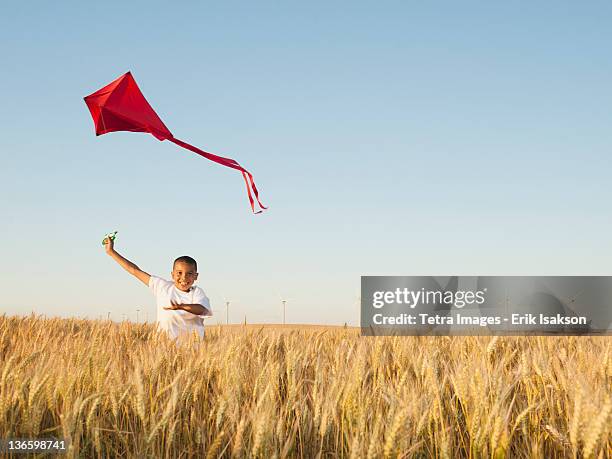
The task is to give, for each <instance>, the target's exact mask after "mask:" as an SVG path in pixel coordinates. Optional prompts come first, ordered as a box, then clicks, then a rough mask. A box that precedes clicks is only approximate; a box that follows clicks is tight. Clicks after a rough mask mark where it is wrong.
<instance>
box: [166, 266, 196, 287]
mask: <svg viewBox="0 0 612 459" xmlns="http://www.w3.org/2000/svg"><path fill="white" fill-rule="evenodd" d="M197 278H198V273H197V272H196V268H195V266H193V265H192V264H191V263H185V262H184V261H177V262H176V263H175V264H174V268H173V269H172V280H173V281H174V286H175V287H176V288H178V289H179V290H181V291H183V292H188V291H189V289H190V288H191V286H192V285H193V283H194V282H195V281H196V279H197Z"/></svg>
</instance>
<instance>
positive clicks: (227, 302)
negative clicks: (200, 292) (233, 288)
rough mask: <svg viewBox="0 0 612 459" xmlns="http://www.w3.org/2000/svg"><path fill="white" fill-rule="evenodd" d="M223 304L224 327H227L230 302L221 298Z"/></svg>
mask: <svg viewBox="0 0 612 459" xmlns="http://www.w3.org/2000/svg"><path fill="white" fill-rule="evenodd" d="M223 302H224V303H225V325H229V307H230V304H231V303H232V302H231V301H230V300H229V299H228V298H225V297H223Z"/></svg>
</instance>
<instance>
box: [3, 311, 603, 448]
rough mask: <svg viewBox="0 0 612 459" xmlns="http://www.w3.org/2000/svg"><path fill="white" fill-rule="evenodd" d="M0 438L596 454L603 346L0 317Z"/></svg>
mask: <svg viewBox="0 0 612 459" xmlns="http://www.w3.org/2000/svg"><path fill="white" fill-rule="evenodd" d="M0 352H1V358H0V361H1V364H0V365H1V367H0V374H1V380H0V430H1V438H5V439H6V438H17V437H19V438H27V437H29V438H44V437H49V436H58V437H64V438H68V439H70V447H69V450H68V457H139V458H142V457H155V458H159V457H265V458H270V457H278V458H281V457H303V458H315V457H321V458H324V457H326V458H327V457H347V458H348V457H350V458H376V457H394V458H395V457H424V458H425V457H449V458H455V457H466V458H467V457H470V458H480V457H483V458H484V457H495V458H498V457H547V458H548V457H608V458H609V457H612V440H611V437H612V338H611V337H530V338H519V337H512V338H510V337H508V338H495V337H452V338H450V337H427V338H425V337H375V338H366V337H360V336H359V333H358V330H355V329H350V328H349V329H345V328H342V327H338V328H321V327H319V328H317V327H312V328H295V329H292V328H290V327H285V328H274V327H266V328H263V327H262V328H259V327H255V326H235V327H231V328H226V327H209V328H208V329H207V335H206V338H205V339H204V340H203V341H201V342H198V341H197V340H195V339H193V340H191V341H190V342H186V343H183V344H181V345H176V344H174V343H172V342H170V341H169V340H168V339H166V338H165V337H164V336H163V335H159V334H158V333H156V332H155V330H154V328H153V327H152V326H151V325H146V324H139V325H136V324H130V323H127V322H126V323H122V324H116V323H112V322H105V321H87V320H80V319H45V318H43V317H40V316H30V317H7V316H0Z"/></svg>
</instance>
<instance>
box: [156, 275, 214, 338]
mask: <svg viewBox="0 0 612 459" xmlns="http://www.w3.org/2000/svg"><path fill="white" fill-rule="evenodd" d="M149 288H150V289H151V291H152V292H153V295H155V301H156V303H157V328H159V329H160V330H164V331H165V332H166V333H168V335H169V336H170V338H177V337H178V336H179V335H182V334H190V333H191V332H192V331H195V332H196V333H197V334H198V335H200V337H201V338H203V337H204V323H203V317H204V316H198V315H196V314H192V313H190V312H188V311H183V310H181V309H177V310H172V309H164V308H165V307H168V306H171V300H174V301H175V302H177V303H183V304H201V305H202V306H204V307H205V308H206V309H208V311H209V312H210V315H212V309H211V307H210V300H209V299H208V297H207V296H206V294H205V293H204V290H202V289H201V288H200V287H196V286H192V287H191V288H190V289H189V291H188V292H183V291H182V290H179V289H178V288H176V287H175V286H174V282H172V281H168V280H166V279H162V278H161V277H156V276H151V278H150V279H149Z"/></svg>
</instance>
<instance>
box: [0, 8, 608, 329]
mask: <svg viewBox="0 0 612 459" xmlns="http://www.w3.org/2000/svg"><path fill="white" fill-rule="evenodd" d="M0 17H1V19H0V37H1V41H0V51H1V55H2V58H3V59H2V60H3V62H2V72H0V88H1V89H0V91H1V95H2V97H1V100H2V104H1V108H0V126H1V128H0V129H2V135H1V136H0V155H1V157H2V167H1V170H0V192H1V194H2V200H1V201H0V202H1V204H0V206H1V207H0V210H1V212H2V225H0V236H1V239H0V255H1V256H0V279H1V280H0V283H1V286H2V295H1V296H0V312H7V313H9V314H21V313H29V312H30V311H32V310H35V311H36V312H37V313H41V314H47V315H60V316H65V317H70V316H78V317H92V318H95V317H98V316H99V315H101V314H104V315H106V311H111V313H112V315H113V317H114V318H115V319H119V320H120V319H121V317H122V314H124V313H125V314H128V316H129V317H131V318H132V319H135V309H136V307H140V309H141V310H142V311H143V312H141V318H142V317H143V316H144V314H145V313H144V311H145V310H147V311H149V312H148V315H149V320H151V319H152V318H153V315H154V308H153V304H154V303H153V299H152V297H151V296H150V294H149V292H148V291H147V289H146V288H145V287H144V286H142V285H141V284H139V283H138V281H136V280H135V279H132V278H131V277H130V276H129V275H128V274H126V273H125V272H123V271H122V270H121V269H120V268H119V266H117V265H115V264H114V262H113V261H112V260H111V259H110V258H109V257H107V256H105V255H104V252H103V249H102V247H101V244H100V240H101V238H102V236H103V235H104V234H105V233H106V232H108V231H112V230H118V231H119V234H118V240H117V249H118V250H119V251H120V252H121V253H123V254H124V255H125V256H126V257H128V258H130V259H132V260H133V261H134V262H136V263H137V264H138V265H140V267H141V268H143V269H144V270H146V271H148V272H149V273H152V274H157V275H168V274H169V272H170V270H171V261H172V260H173V259H174V258H175V257H177V256H179V255H183V254H190V255H192V256H193V257H195V258H196V259H197V260H198V261H199V264H200V270H199V271H200V276H201V277H200V282H199V284H200V285H201V286H202V287H203V288H204V289H205V290H206V291H207V292H208V293H209V296H210V297H211V299H212V302H213V307H214V310H215V312H216V319H213V323H214V321H215V320H217V319H219V320H225V310H224V307H223V304H222V303H223V299H222V298H223V295H225V296H228V297H230V298H231V300H232V301H233V303H232V309H231V311H230V312H231V317H230V319H231V320H232V321H234V322H238V321H242V320H243V319H244V315H245V314H246V316H247V320H248V321H249V322H279V321H280V320H281V317H282V316H281V305H280V301H279V299H278V296H277V293H280V294H281V295H284V296H286V297H289V298H290V300H289V305H288V311H287V320H288V321H290V322H301V323H330V324H342V323H344V322H348V323H349V324H357V323H358V319H359V308H358V306H357V304H356V297H357V295H358V293H357V290H358V287H359V277H360V276H361V275H387V274H388V275H411V274H432V275H444V274H463V275H466V274H472V275H479V274H481V275H495V274H498V275H513V274H515V275H519V274H521V275H538V274H541V275H544V274H546V275H562V274H565V275H583V274H592V275H610V274H612V269H611V268H610V263H611V260H612V242H611V241H612V239H611V238H610V234H612V217H611V214H610V198H611V197H612V181H611V180H610V176H611V174H610V172H611V166H612V160H611V151H612V111H611V110H612V92H611V90H610V87H611V86H610V85H611V83H612V54H611V49H612V28H611V27H610V23H611V21H612V5H611V4H610V3H609V2H589V4H588V5H587V4H584V3H582V4H581V3H579V2H554V3H551V2H538V4H537V5H535V4H534V2H484V1H483V2H446V3H443V2H436V3H426V2H425V3H424V2H369V3H358V2H317V3H315V2H274V3H268V2H221V3H219V2H214V3H213V2H209V3H204V2H193V3H189V2H181V4H180V5H177V4H169V3H168V2H158V3H152V2H141V3H140V4H136V2H116V3H113V2H102V3H100V2H97V3H88V2H76V1H74V2H38V3H30V2H4V3H3V4H2V6H1V7H0ZM127 70H131V71H132V72H133V74H134V77H135V78H136V80H137V82H138V83H139V85H140V87H141V89H142V91H143V93H144V95H145V97H147V99H148V100H149V102H150V103H151V105H152V106H153V107H154V109H156V111H157V113H158V114H159V115H160V117H161V118H162V120H163V121H164V122H165V123H166V125H167V126H168V127H169V128H170V129H171V130H172V132H173V133H174V135H175V136H176V137H178V138H180V139H183V140H185V141H187V142H189V143H192V144H193V145H196V146H199V147H200V148H203V149H205V150H208V151H212V152H215V153H217V154H220V155H225V156H229V157H232V158H235V159H236V160H238V161H239V162H240V163H241V164H243V165H244V166H245V167H247V168H248V169H249V170H251V172H252V173H253V174H254V176H255V179H256V183H257V185H258V186H259V188H260V191H261V193H262V198H263V202H264V203H265V204H268V205H269V206H270V210H269V211H268V212H267V213H264V214H262V215H256V216H254V215H252V214H251V212H250V208H249V207H248V202H247V200H246V197H245V191H244V184H243V182H242V178H241V177H240V175H239V174H237V173H236V172H235V171H232V170H230V169H227V168H224V167H222V166H219V165H216V164H214V163H211V162H209V161H207V160H204V159H202V158H200V157H198V156H196V155H195V154H193V153H190V152H187V151H185V150H182V149H180V148H178V147H176V146H175V145H173V144H171V143H168V142H159V141H157V140H155V139H154V138H153V137H152V136H150V135H144V134H135V133H113V134H107V135H104V136H101V137H95V135H94V131H93V123H92V120H91V117H90V115H89V113H88V111H87V109H86V106H85V104H84V103H83V99H82V98H83V96H85V95H87V94H89V93H91V92H93V91H95V90H96V89H98V88H100V87H101V86H103V85H105V84H107V83H108V82H110V81H111V80H113V79H114V78H116V77H118V76H119V75H121V74H123V73H124V72H126V71H127Z"/></svg>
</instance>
